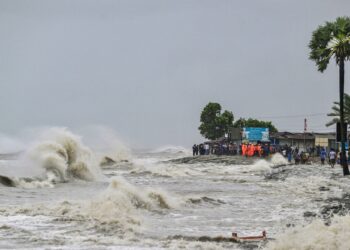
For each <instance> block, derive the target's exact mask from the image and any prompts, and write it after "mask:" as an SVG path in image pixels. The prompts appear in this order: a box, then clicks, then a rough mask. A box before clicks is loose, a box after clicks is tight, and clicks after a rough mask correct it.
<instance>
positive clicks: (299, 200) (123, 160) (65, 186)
mask: <svg viewBox="0 0 350 250" xmlns="http://www.w3.org/2000/svg"><path fill="white" fill-rule="evenodd" d="M84 140H85V138H84V137H82V136H80V135H77V134H74V133H72V132H71V131H69V130H67V129H64V128H52V129H48V130H46V131H45V132H44V133H42V134H41V135H40V136H38V139H37V140H35V141H33V142H32V143H30V144H27V145H26V147H25V148H24V149H23V150H21V151H20V152H14V154H11V155H9V154H4V155H1V159H0V249H96V250H97V249H350V216H349V214H348V210H349V208H350V195H349V193H350V189H349V188H350V179H349V177H344V176H343V174H342V169H341V168H340V167H339V166H336V167H335V168H331V167H330V166H329V165H320V164H319V163H317V162H314V163H312V162H311V163H310V164H308V165H292V164H288V162H287V161H286V159H285V158H284V157H283V156H281V155H280V154H275V155H273V156H271V157H270V158H267V159H259V158H248V159H246V158H243V157H240V156H211V155H209V156H196V157H193V156H192V155H191V151H189V149H187V148H183V147H179V146H164V147H161V148H157V149H147V150H131V149H127V148H126V147H122V146H121V147H119V148H118V147H117V148H114V149H113V150H109V151H108V150H97V149H95V147H94V145H93V144H91V143H90V144H89V143H85V141H84ZM263 230H265V231H266V233H267V240H265V241H258V242H232V240H231V236H232V233H233V232H235V233H237V234H238V236H256V235H261V233H262V231H263Z"/></svg>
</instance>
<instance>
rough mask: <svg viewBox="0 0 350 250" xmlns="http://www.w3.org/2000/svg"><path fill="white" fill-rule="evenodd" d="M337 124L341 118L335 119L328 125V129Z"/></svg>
mask: <svg viewBox="0 0 350 250" xmlns="http://www.w3.org/2000/svg"><path fill="white" fill-rule="evenodd" d="M337 122H339V118H334V119H333V120H331V121H329V122H327V123H326V127H329V126H332V125H334V124H336V123H337Z"/></svg>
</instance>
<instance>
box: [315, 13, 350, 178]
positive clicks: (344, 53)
mask: <svg viewBox="0 0 350 250" xmlns="http://www.w3.org/2000/svg"><path fill="white" fill-rule="evenodd" d="M309 48H310V49H311V52H310V59H311V60H313V61H315V63H316V66H317V68H318V70H319V71H320V72H324V71H325V70H326V69H327V66H328V64H329V61H330V59H331V58H334V59H335V62H336V64H337V65H338V66H339V117H340V124H341V126H340V130H341V145H342V147H341V148H342V157H341V159H340V161H341V165H342V166H343V174H344V175H349V174H350V172H349V167H348V164H347V160H346V154H345V139H346V138H345V137H344V133H343V131H344V130H345V129H346V128H344V75H345V72H344V62H345V61H347V60H349V59H350V18H349V17H338V18H337V19H336V20H335V21H334V22H326V23H325V24H324V25H321V26H319V27H318V28H317V29H316V30H315V31H314V32H313V33H312V37H311V41H310V43H309Z"/></svg>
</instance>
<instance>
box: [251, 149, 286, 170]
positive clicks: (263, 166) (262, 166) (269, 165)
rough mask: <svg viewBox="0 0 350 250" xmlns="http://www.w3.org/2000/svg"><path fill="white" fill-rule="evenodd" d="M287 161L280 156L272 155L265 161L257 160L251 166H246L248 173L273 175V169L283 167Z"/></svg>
mask: <svg viewBox="0 0 350 250" xmlns="http://www.w3.org/2000/svg"><path fill="white" fill-rule="evenodd" d="M287 164H288V161H287V160H286V159H285V158H284V157H283V156H282V155H281V154H278V153H277V154H274V155H273V156H272V158H271V159H270V160H269V161H267V160H258V161H256V162H255V163H254V164H252V165H248V166H247V169H248V171H250V172H262V173H267V174H269V173H273V172H274V171H273V169H274V168H276V167H279V166H285V165H287Z"/></svg>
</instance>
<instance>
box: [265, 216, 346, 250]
mask: <svg viewBox="0 0 350 250" xmlns="http://www.w3.org/2000/svg"><path fill="white" fill-rule="evenodd" d="M349 230H350V216H349V215H346V216H335V217H334V218H333V219H332V221H331V224H330V225H326V224H325V223H324V221H322V220H321V219H316V220H314V221H313V222H311V223H310V224H308V225H305V226H297V227H294V228H291V229H289V230H287V231H286V232H285V233H283V234H281V235H278V236H277V237H276V240H275V241H271V242H269V243H268V245H267V246H266V249H270V250H274V249H276V250H277V249H278V250H290V249H298V250H304V249H305V250H306V249H308V250H309V249H320V250H322V249H324V250H326V249H339V250H346V249H349V245H350V238H349Z"/></svg>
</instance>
